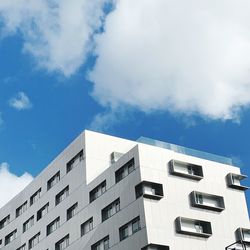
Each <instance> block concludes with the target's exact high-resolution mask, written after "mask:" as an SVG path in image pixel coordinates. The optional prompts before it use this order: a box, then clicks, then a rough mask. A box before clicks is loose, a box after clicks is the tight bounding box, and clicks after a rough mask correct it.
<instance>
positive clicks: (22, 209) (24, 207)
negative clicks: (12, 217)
mask: <svg viewBox="0 0 250 250" xmlns="http://www.w3.org/2000/svg"><path fill="white" fill-rule="evenodd" d="M27 208H28V202H27V201H25V202H24V203H23V204H22V205H21V206H20V207H18V208H17V209H16V217H18V216H20V215H21V214H23V213H24V212H25V211H26V210H27Z"/></svg>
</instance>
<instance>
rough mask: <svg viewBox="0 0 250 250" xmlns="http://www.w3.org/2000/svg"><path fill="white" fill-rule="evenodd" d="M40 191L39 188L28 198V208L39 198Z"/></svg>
mask: <svg viewBox="0 0 250 250" xmlns="http://www.w3.org/2000/svg"><path fill="white" fill-rule="evenodd" d="M41 191H42V189H41V188H39V189H38V190H37V191H36V192H35V193H34V194H33V195H32V196H31V197H30V206H32V205H33V204H34V203H35V202H36V201H37V200H38V199H39V198H40V196H41Z"/></svg>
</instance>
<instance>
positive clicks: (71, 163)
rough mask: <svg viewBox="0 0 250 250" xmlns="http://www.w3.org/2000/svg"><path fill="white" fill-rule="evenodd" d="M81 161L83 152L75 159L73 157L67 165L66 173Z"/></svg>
mask: <svg viewBox="0 0 250 250" xmlns="http://www.w3.org/2000/svg"><path fill="white" fill-rule="evenodd" d="M82 160H83V150H81V151H80V152H79V153H78V154H77V155H76V156H75V157H73V158H72V159H71V160H70V161H69V162H68V163H67V167H66V171H67V173H68V172H69V171H71V170H72V169H73V168H74V167H75V166H76V165H77V164H78V163H79V162H80V161H82Z"/></svg>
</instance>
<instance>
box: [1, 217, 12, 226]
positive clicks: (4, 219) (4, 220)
mask: <svg viewBox="0 0 250 250" xmlns="http://www.w3.org/2000/svg"><path fill="white" fill-rule="evenodd" d="M9 223H10V215H7V216H6V217H5V218H3V219H2V220H1V221H0V229H2V228H4V227H5V226H6V225H8V224H9Z"/></svg>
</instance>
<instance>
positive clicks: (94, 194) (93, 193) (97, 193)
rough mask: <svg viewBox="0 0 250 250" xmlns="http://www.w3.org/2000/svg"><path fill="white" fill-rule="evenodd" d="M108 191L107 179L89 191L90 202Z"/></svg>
mask: <svg viewBox="0 0 250 250" xmlns="http://www.w3.org/2000/svg"><path fill="white" fill-rule="evenodd" d="M106 191H107V187H106V180H105V181H103V182H102V183H101V184H99V185H98V186H97V187H95V188H94V189H93V190H91V191H90V192H89V202H93V201H94V200H96V199H97V198H98V197H100V196H101V195H103V194H104V193H105V192H106Z"/></svg>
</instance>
